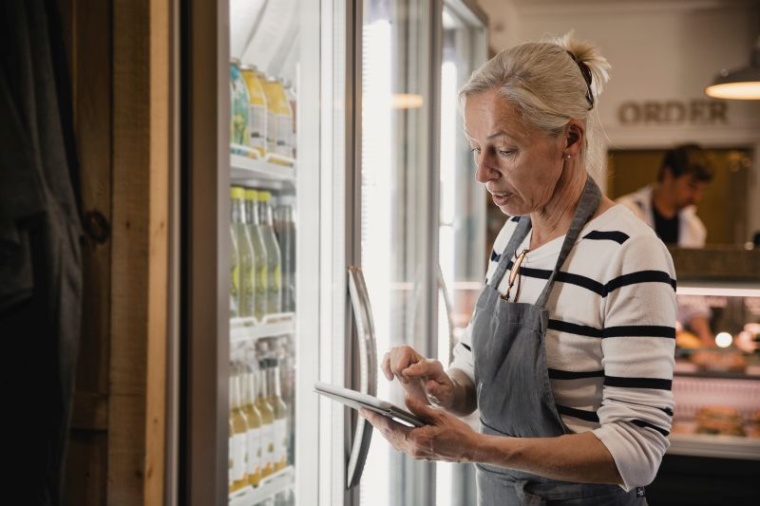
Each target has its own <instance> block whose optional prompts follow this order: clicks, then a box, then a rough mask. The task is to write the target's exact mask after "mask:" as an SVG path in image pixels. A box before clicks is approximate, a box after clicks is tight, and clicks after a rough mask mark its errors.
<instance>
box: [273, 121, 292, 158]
mask: <svg viewBox="0 0 760 506" xmlns="http://www.w3.org/2000/svg"><path fill="white" fill-rule="evenodd" d="M276 118H277V119H276V121H277V153H278V154H281V155H284V156H289V157H292V156H293V118H292V116H290V115H286V114H278V115H277V117H276Z"/></svg>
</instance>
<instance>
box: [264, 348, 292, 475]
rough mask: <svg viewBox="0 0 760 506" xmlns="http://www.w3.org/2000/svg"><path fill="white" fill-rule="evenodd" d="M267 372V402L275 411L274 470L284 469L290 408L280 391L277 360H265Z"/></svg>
mask: <svg viewBox="0 0 760 506" xmlns="http://www.w3.org/2000/svg"><path fill="white" fill-rule="evenodd" d="M264 361H265V370H266V372H267V388H268V389H269V390H268V392H267V400H268V401H269V404H270V405H271V406H272V409H273V411H274V439H275V455H276V457H275V464H274V470H275V471H279V470H280V469H283V468H284V467H285V466H286V465H287V463H288V406H287V404H285V401H283V400H282V391H281V389H280V366H279V364H278V362H277V358H275V357H270V358H267V359H265V360H264Z"/></svg>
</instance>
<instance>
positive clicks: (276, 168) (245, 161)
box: [230, 146, 296, 189]
mask: <svg viewBox="0 0 760 506" xmlns="http://www.w3.org/2000/svg"><path fill="white" fill-rule="evenodd" d="M234 149H235V150H238V151H243V150H244V149H245V148H244V147H243V146H236V147H235V148H234ZM250 153H251V154H250V156H245V155H239V154H230V167H231V169H232V171H231V174H230V179H231V181H232V182H233V183H246V182H253V183H254V184H256V185H258V186H269V187H271V188H275V189H277V188H280V187H281V186H283V185H284V184H286V183H289V184H293V183H294V182H295V179H296V169H295V160H294V159H292V158H287V157H284V156H281V155H267V156H266V157H264V158H261V157H260V156H259V155H258V153H256V152H255V151H253V152H250Z"/></svg>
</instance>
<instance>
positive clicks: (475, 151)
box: [470, 146, 480, 154]
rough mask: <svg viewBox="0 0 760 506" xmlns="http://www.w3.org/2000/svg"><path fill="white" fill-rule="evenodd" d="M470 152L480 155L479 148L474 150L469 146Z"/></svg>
mask: <svg viewBox="0 0 760 506" xmlns="http://www.w3.org/2000/svg"><path fill="white" fill-rule="evenodd" d="M470 151H472V152H473V153H476V154H478V153H480V148H474V147H472V146H470Z"/></svg>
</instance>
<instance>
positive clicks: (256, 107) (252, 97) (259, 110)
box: [240, 65, 267, 158]
mask: <svg viewBox="0 0 760 506" xmlns="http://www.w3.org/2000/svg"><path fill="white" fill-rule="evenodd" d="M240 70H241V72H242V74H243V79H244V80H245V84H246V86H247V87H248V100H249V103H250V113H249V115H248V129H249V135H250V146H251V148H253V149H254V150H255V151H256V152H257V153H258V154H259V156H261V157H262V158H263V157H264V156H266V154H267V137H266V136H267V97H266V95H265V94H264V88H263V86H262V85H261V82H260V81H259V78H258V76H257V75H256V67H254V66H252V65H241V66H240Z"/></svg>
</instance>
